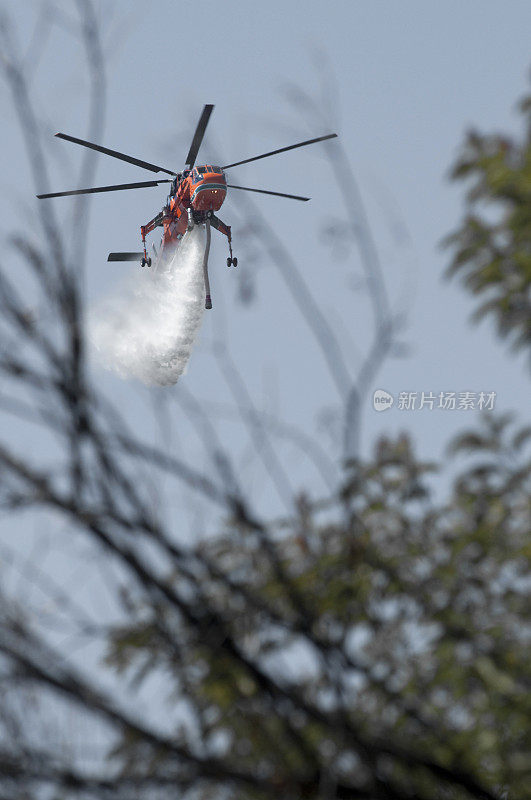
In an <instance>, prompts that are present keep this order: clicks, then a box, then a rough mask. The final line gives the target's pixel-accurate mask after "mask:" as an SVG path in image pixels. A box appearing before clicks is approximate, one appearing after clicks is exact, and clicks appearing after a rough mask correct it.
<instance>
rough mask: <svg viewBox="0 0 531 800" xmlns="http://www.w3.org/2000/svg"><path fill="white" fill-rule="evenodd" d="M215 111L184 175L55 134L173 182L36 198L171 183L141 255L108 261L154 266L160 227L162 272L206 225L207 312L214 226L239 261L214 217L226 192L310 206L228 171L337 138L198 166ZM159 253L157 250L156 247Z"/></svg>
mask: <svg viewBox="0 0 531 800" xmlns="http://www.w3.org/2000/svg"><path fill="white" fill-rule="evenodd" d="M213 109H214V106H213V105H210V104H207V105H205V106H204V108H203V111H202V114H201V117H200V119H199V122H198V123H197V126H196V129H195V133H194V136H193V139H192V143H191V145H190V149H189V151H188V155H187V157H186V162H185V168H184V169H183V170H182V171H181V172H174V171H173V170H171V169H166V167H160V166H157V165H156V164H151V163H149V162H148V161H142V160H141V159H139V158H134V157H133V156H129V155H126V154H125V153H120V152H118V151H117V150H110V149H109V148H107V147H102V146H101V145H98V144H94V143H92V142H87V141H85V140H84V139H78V138H76V137H75V136H70V135H68V134H66V133H56V134H55V136H57V137H59V138H60V139H65V140H66V141H68V142H73V143H74V144H79V145H82V146H83V147H89V148H90V149H91V150H97V151H98V152H99V153H104V154H105V155H108V156H112V157H113V158H117V159H120V160H121V161H127V162H128V163H129V164H134V165H135V166H137V167H142V168H143V169H146V170H149V171H150V172H154V173H158V172H164V173H165V174H167V175H171V176H172V177H170V178H162V179H159V180H151V181H140V182H137V183H122V184H115V185H113V186H96V187H92V188H90V189H73V190H71V191H68V192H51V193H48V194H38V195H37V198H38V199H39V200H43V199H48V198H51V197H66V196H70V195H78V194H95V193H97V192H118V191H123V190H125V189H144V188H148V187H153V186H159V184H163V183H170V184H171V186H170V191H169V194H168V197H167V200H166V203H165V205H164V207H163V208H162V210H161V211H160V212H159V213H158V214H157V215H156V216H155V217H153V219H151V220H150V221H149V222H147V223H146V224H145V225H141V226H140V234H141V237H142V247H143V250H142V252H136V253H109V256H108V258H107V261H139V262H140V265H141V266H142V267H146V266H147V267H151V266H152V260H151V258H150V257H149V256H148V254H147V250H146V236H147V235H148V234H149V233H151V232H152V231H153V230H155V228H158V227H162V229H163V234H162V239H161V247H160V250H159V252H158V253H157V251H156V250H155V254H156V264H155V265H154V266H155V268H156V269H160V268H161V267H163V265H164V264H165V263H167V261H168V259H169V258H171V257H172V256H173V253H174V252H175V248H176V247H177V246H178V245H179V244H180V243H181V242H182V240H183V238H184V236H185V234H186V233H187V232H189V231H191V230H192V229H193V228H194V227H195V226H198V225H204V226H205V227H206V246H205V253H204V257H203V272H204V280H205V308H207V309H209V308H212V298H211V295H210V285H209V280H208V254H209V250H210V227H211V226H212V227H214V228H216V229H217V230H218V231H219V232H220V233H222V234H224V235H225V236H226V237H227V241H228V245H229V257H228V258H227V266H228V267H230V266H233V267H236V266H238V259H237V258H235V257H234V256H233V253H232V235H231V228H230V225H226V224H225V223H224V222H222V221H221V220H220V219H219V217H217V216H216V214H215V213H214V212H216V211H219V209H220V208H221V206H222V205H223V202H224V200H225V197H226V196H227V189H238V190H241V191H244V192H257V193H259V194H267V195H273V196H275V197H284V198H288V199H290V200H299V201H302V202H306V201H308V200H309V199H310V198H309V197H300V196H299V195H295V194H285V193H284V192H273V191H269V190H266V189H253V188H250V187H249V186H236V185H234V184H231V183H227V178H226V175H225V170H227V169H232V167H238V166H240V165H241V164H248V163H250V162H251V161H258V160H259V159H262V158H269V156H274V155H277V154H278V153H284V152H286V151H287V150H294V149H295V148H297V147H305V146H306V145H310V144H315V143H316V142H322V141H325V139H333V138H335V137H336V136H337V133H329V134H326V135H325V136H319V137H317V138H315V139H308V140H306V141H304V142H298V143H297V144H292V145H288V146H287V147H280V148H279V149H277V150H271V151H270V152H268V153H262V154H261V155H258V156H253V157H251V158H245V159H243V160H242V161H235V162H234V163H232V164H225V166H223V167H219V166H215V165H213V164H204V165H202V166H196V165H195V162H196V160H197V155H198V152H199V148H200V147H201V143H202V141H203V138H204V135H205V131H206V128H207V125H208V121H209V119H210V115H211V114H212V111H213ZM154 249H155V248H154Z"/></svg>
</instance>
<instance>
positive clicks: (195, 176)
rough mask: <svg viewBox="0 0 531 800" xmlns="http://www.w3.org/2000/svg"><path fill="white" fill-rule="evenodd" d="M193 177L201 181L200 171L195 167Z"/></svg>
mask: <svg viewBox="0 0 531 800" xmlns="http://www.w3.org/2000/svg"><path fill="white" fill-rule="evenodd" d="M192 178H193V180H194V181H200V180H201V178H200V177H199V172H198V170H197V169H194V171H193V173H192Z"/></svg>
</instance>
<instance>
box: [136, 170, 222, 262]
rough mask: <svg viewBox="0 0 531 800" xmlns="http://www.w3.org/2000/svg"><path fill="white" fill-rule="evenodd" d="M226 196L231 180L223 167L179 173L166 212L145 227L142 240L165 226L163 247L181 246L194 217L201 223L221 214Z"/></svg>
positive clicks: (158, 215) (143, 227) (164, 209)
mask: <svg viewBox="0 0 531 800" xmlns="http://www.w3.org/2000/svg"><path fill="white" fill-rule="evenodd" d="M226 195H227V181H226V178H225V173H224V172H223V170H222V168H221V167H216V166H212V165H205V166H201V167H194V168H193V169H191V170H185V171H184V172H181V173H178V174H177V176H176V178H175V180H174V181H173V182H172V185H171V190H170V194H169V195H168V200H167V203H166V205H165V206H164V208H163V209H162V212H161V213H160V214H157V216H156V217H154V219H152V220H150V221H149V222H148V223H147V224H146V225H142V227H141V234H142V239H143V240H145V237H146V235H147V234H148V233H150V232H151V231H152V230H153V229H154V228H156V227H158V226H159V225H162V226H163V228H164V233H163V237H162V242H163V245H164V246H166V245H170V244H177V243H178V242H179V241H180V240H181V239H182V237H183V236H184V234H185V233H186V230H187V228H188V227H189V226H190V217H191V216H192V217H193V218H195V219H196V220H197V219H199V220H201V219H202V218H203V217H204V218H206V217H207V216H212V214H213V213H214V212H215V211H219V209H220V208H221V206H222V205H223V201H224V200H225V197H226ZM224 227H225V226H224ZM226 227H227V229H228V230H230V228H229V226H226ZM228 230H227V233H228ZM223 232H224V233H225V231H223Z"/></svg>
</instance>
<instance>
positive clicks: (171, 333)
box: [89, 228, 205, 386]
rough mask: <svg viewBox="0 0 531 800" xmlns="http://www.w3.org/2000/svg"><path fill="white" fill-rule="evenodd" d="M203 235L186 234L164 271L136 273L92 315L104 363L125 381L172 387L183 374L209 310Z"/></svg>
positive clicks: (95, 341) (135, 270) (129, 266)
mask: <svg viewBox="0 0 531 800" xmlns="http://www.w3.org/2000/svg"><path fill="white" fill-rule="evenodd" d="M203 253H204V234H203V231H202V230H199V229H198V228H194V229H193V231H191V232H190V233H188V234H186V236H185V237H184V240H183V242H182V244H181V245H180V247H179V248H178V249H177V250H176V252H175V254H174V255H173V257H172V259H171V260H170V261H169V262H168V263H167V265H166V267H165V269H164V271H161V270H160V269H159V270H157V271H153V270H151V269H149V268H147V267H146V268H144V269H142V270H140V269H139V267H138V265H132V264H127V265H124V268H125V269H132V270H133V272H131V273H130V274H129V275H128V277H127V278H126V279H125V280H124V281H123V283H122V284H121V285H120V286H119V288H118V289H117V290H114V291H113V293H112V295H110V296H108V297H106V298H105V299H104V300H102V301H101V302H100V303H99V305H98V306H97V307H96V309H94V310H93V311H92V313H91V314H90V316H89V337H90V339H91V342H92V344H93V346H94V348H95V350H96V352H97V355H98V358H99V361H100V362H101V363H102V365H103V366H104V367H106V368H107V369H112V370H113V371H114V372H117V373H118V375H120V376H121V377H123V378H131V377H134V378H138V379H139V380H141V381H142V382H143V383H145V384H150V385H153V384H155V385H158V386H169V385H171V384H174V383H176V382H177V380H178V379H179V378H180V376H181V375H182V374H183V372H184V370H185V368H186V365H187V363H188V359H189V358H190V353H191V351H192V347H193V344H194V341H195V339H196V336H197V333H198V331H199V328H200V326H201V321H202V319H203V311H204V307H205V284H204V279H203Z"/></svg>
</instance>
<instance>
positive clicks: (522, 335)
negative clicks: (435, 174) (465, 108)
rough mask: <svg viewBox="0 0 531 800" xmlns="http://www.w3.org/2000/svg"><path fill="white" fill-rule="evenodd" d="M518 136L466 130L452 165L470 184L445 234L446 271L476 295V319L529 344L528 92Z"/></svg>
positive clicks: (530, 159) (530, 129)
mask: <svg viewBox="0 0 531 800" xmlns="http://www.w3.org/2000/svg"><path fill="white" fill-rule="evenodd" d="M520 110H521V113H522V116H523V118H524V121H525V128H524V133H523V135H522V136H521V138H520V139H518V138H516V137H513V138H511V137H509V136H506V135H501V134H480V133H478V132H477V131H471V132H470V133H469V134H468V136H467V139H466V142H465V144H464V146H463V148H462V152H461V155H460V156H459V158H458V159H457V161H456V163H455V165H454V167H453V169H452V173H451V175H452V178H453V179H454V180H460V181H462V180H466V181H468V182H469V183H470V189H469V191H468V195H467V206H468V209H467V213H466V215H465V217H464V219H463V221H462V223H461V224H460V226H459V228H458V229H457V230H456V231H455V232H454V233H453V234H452V235H451V236H449V237H448V238H447V239H446V244H447V245H448V246H449V247H450V248H451V249H452V250H453V252H454V255H453V261H452V264H451V266H450V268H449V271H448V274H449V275H455V274H457V275H460V276H461V278H462V280H463V283H464V285H465V286H466V288H467V289H468V290H469V291H470V292H471V293H472V294H473V295H475V296H476V297H477V300H478V301H480V302H479V305H477V307H476V311H475V318H476V319H478V320H479V319H481V318H483V317H489V318H492V319H495V320H496V322H497V329H498V333H499V334H500V336H502V337H506V338H508V339H509V340H510V342H511V344H512V345H513V347H514V348H515V349H526V350H528V351H529V350H530V349H531V97H527V98H526V99H525V100H524V101H523V102H522V103H521V104H520Z"/></svg>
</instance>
